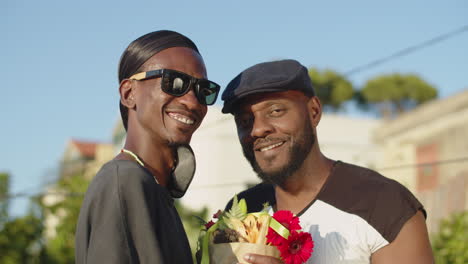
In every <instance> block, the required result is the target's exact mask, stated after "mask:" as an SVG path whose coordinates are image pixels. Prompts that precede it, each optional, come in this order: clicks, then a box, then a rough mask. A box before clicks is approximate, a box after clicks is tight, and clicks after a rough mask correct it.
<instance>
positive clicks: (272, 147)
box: [259, 141, 284, 152]
mask: <svg viewBox="0 0 468 264" xmlns="http://www.w3.org/2000/svg"><path fill="white" fill-rule="evenodd" d="M283 144H284V141H282V142H279V143H276V144H273V145H269V146H266V147H263V148H260V149H259V151H260V152H265V151H268V150H270V149H274V148H277V147H279V146H281V145H283Z"/></svg>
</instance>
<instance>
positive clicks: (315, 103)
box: [307, 96, 322, 127]
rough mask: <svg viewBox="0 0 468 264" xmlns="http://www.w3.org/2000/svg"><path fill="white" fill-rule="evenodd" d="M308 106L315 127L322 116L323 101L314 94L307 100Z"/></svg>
mask: <svg viewBox="0 0 468 264" xmlns="http://www.w3.org/2000/svg"><path fill="white" fill-rule="evenodd" d="M307 108H308V110H309V115H310V121H311V123H312V125H313V127H317V126H318V124H319V123H320V119H321V118H322V103H321V102H320V100H319V98H318V97H317V96H313V97H311V98H310V99H309V101H308V102H307Z"/></svg>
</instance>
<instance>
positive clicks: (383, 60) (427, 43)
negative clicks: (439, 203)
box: [0, 25, 468, 201]
mask: <svg viewBox="0 0 468 264" xmlns="http://www.w3.org/2000/svg"><path fill="white" fill-rule="evenodd" d="M465 31H468V25H464V26H462V27H460V28H458V29H456V30H453V31H450V32H448V33H444V34H441V35H438V36H436V37H434V38H431V39H429V40H426V41H424V42H421V43H419V44H416V45H413V46H410V47H407V48H404V49H402V50H399V51H397V52H395V53H393V54H391V55H389V56H386V57H383V58H380V59H376V60H374V61H371V62H369V63H366V64H363V65H360V66H357V67H354V68H352V69H351V70H349V71H346V72H344V73H343V75H344V76H345V77H349V76H350V75H353V74H356V73H359V72H362V71H365V70H368V69H370V68H373V67H376V66H378V65H381V64H383V63H386V62H388V61H390V60H394V59H396V58H399V57H402V56H405V55H408V54H410V53H413V52H416V51H418V50H420V49H423V48H426V47H429V46H432V45H434V44H436V43H439V42H441V41H444V40H446V39H449V38H452V37H454V36H457V35H460V34H462V33H464V32H465ZM226 120H228V118H225V119H223V120H221V122H223V121H226ZM218 124H219V122H216V123H214V124H210V127H213V126H216V125H218ZM466 160H468V158H462V159H456V160H448V161H440V162H433V163H424V164H412V165H411V164H410V165H403V166H395V167H387V168H382V169H378V170H394V169H401V168H407V167H414V166H426V165H436V164H444V163H453V162H459V161H462V162H464V161H466ZM222 185H224V184H222ZM213 186H215V185H213ZM43 194H56V195H59V194H60V195H67V196H68V195H69V194H65V193H49V192H46V193H43ZM36 195H40V194H36ZM36 195H31V194H27V193H23V192H20V193H16V194H13V195H8V196H6V197H1V196H0V201H1V200H2V199H12V198H19V197H32V196H36ZM71 195H73V196H77V195H83V194H78V193H73V194H71Z"/></svg>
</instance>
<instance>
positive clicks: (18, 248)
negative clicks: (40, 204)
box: [0, 173, 44, 264]
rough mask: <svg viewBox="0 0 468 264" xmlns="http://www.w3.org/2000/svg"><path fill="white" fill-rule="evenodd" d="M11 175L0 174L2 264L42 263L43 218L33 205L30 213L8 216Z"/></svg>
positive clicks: (0, 256)
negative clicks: (20, 215)
mask: <svg viewBox="0 0 468 264" xmlns="http://www.w3.org/2000/svg"><path fill="white" fill-rule="evenodd" d="M9 182H10V181H9V175H8V174H7V173H1V174H0V214H1V216H0V252H1V254H0V263H3V264H10V263H11V264H13V263H26V264H28V263H40V262H41V260H42V259H43V253H44V252H43V244H42V239H41V238H42V230H43V226H42V218H41V216H40V215H39V216H38V215H37V210H34V206H36V204H34V203H33V204H32V207H31V209H30V211H29V213H28V214H27V215H26V216H23V217H16V218H12V217H10V216H9V214H8V204H9V201H10V200H9V199H10V198H11V197H10V196H9Z"/></svg>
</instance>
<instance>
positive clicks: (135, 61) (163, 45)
mask: <svg viewBox="0 0 468 264" xmlns="http://www.w3.org/2000/svg"><path fill="white" fill-rule="evenodd" d="M171 47H187V48H191V49H193V50H195V51H196V52H197V53H200V52H199V51H198V48H197V46H196V45H195V43H193V41H192V40H190V39H189V38H188V37H186V36H184V35H182V34H180V33H178V32H175V31H170V30H158V31H154V32H151V33H148V34H146V35H143V36H141V37H139V38H137V39H136V40H134V41H132V43H130V45H128V47H127V48H126V49H125V51H124V52H123V54H122V56H121V57H120V62H119V70H118V74H119V84H120V83H121V82H122V81H123V80H125V79H126V78H129V77H130V76H132V75H133V74H135V73H138V72H140V71H141V69H140V68H141V67H142V65H143V64H144V63H145V62H146V61H147V60H148V59H150V58H151V57H153V56H154V55H155V54H156V53H158V52H160V51H162V50H165V49H168V48H171ZM119 107H120V115H121V117H122V122H123V125H124V128H125V130H127V127H128V108H127V107H125V106H124V105H123V104H122V103H121V102H119Z"/></svg>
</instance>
